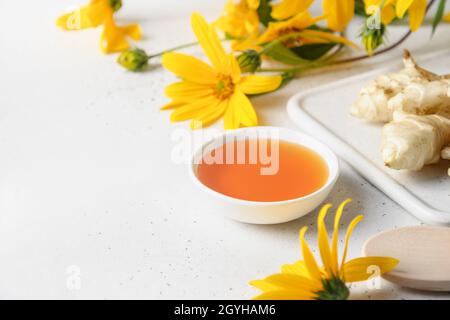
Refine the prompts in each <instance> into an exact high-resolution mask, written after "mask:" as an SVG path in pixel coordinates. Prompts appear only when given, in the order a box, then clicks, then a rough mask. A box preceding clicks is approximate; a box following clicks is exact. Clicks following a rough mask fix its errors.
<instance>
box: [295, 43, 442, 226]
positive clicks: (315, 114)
mask: <svg viewBox="0 0 450 320" xmlns="http://www.w3.org/2000/svg"><path fill="white" fill-rule="evenodd" d="M416 58H417V61H418V62H419V64H421V65H423V66H424V67H426V68H428V69H430V70H431V71H434V72H436V73H440V74H441V73H442V74H443V73H445V74H447V73H450V51H449V50H446V51H445V52H438V53H433V54H431V55H427V56H423V57H416ZM401 68H402V63H401V61H398V63H395V64H392V65H390V66H388V67H386V68H383V69H380V70H376V71H372V72H368V73H365V74H361V75H358V76H355V77H351V78H347V79H343V80H341V81H338V82H335V83H332V84H330V85H326V86H322V87H318V88H314V89H312V90H310V91H306V92H301V93H299V94H297V95H295V96H293V97H292V98H291V99H290V100H289V102H288V113H289V116H290V117H291V118H292V120H293V121H294V122H295V123H296V124H297V125H299V127H300V128H301V129H302V130H303V131H305V132H307V133H309V134H311V135H313V136H314V137H316V138H317V139H319V140H321V141H322V142H324V143H326V144H327V145H328V146H329V147H331V148H332V149H333V150H334V151H335V152H336V153H337V154H338V156H339V157H340V158H341V159H343V160H345V161H347V162H348V163H349V164H350V165H351V166H352V167H353V168H354V169H355V170H357V171H358V172H359V173H360V174H361V175H362V176H364V177H365V178H366V179H367V180H369V181H370V182H371V183H372V184H374V185H375V186H376V187H378V188H379V189H380V190H382V191H383V192H384V193H386V195H388V196H389V197H390V198H392V199H393V200H394V201H396V202H397V203H398V204H400V205H401V206H402V207H404V208H405V209H406V210H407V211H409V212H410V213H411V214H413V215H414V216H416V217H417V218H418V219H420V220H422V221H423V222H425V223H429V224H441V225H450V177H449V176H448V175H447V170H448V168H449V167H450V161H441V162H440V163H439V164H437V165H432V166H427V167H426V168H425V169H424V170H422V171H420V172H408V171H396V170H392V169H389V168H387V167H385V166H384V164H383V162H382V160H381V156H380V151H379V146H380V142H381V128H382V124H369V123H366V122H364V121H362V120H360V119H357V118H355V117H353V116H351V115H350V113H349V111H350V106H351V104H352V103H353V101H354V100H355V99H356V97H357V94H358V92H359V91H360V89H361V88H362V87H363V86H364V85H365V84H366V83H367V82H369V81H370V80H371V79H373V78H375V77H376V76H378V75H380V74H382V73H386V72H392V71H395V70H400V69H401Z"/></svg>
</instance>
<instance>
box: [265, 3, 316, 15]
mask: <svg viewBox="0 0 450 320" xmlns="http://www.w3.org/2000/svg"><path fill="white" fill-rule="evenodd" d="M313 2H314V0H282V1H281V2H280V3H277V4H273V5H272V13H271V15H272V17H273V18H275V19H277V20H284V19H287V18H290V17H292V16H295V15H296V14H297V13H299V12H303V11H306V10H308V8H309V7H310V6H311V4H312V3H313Z"/></svg>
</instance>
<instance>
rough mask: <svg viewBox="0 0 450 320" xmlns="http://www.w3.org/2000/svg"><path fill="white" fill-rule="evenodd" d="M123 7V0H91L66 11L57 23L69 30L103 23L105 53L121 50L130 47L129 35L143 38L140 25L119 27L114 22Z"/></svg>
mask: <svg viewBox="0 0 450 320" xmlns="http://www.w3.org/2000/svg"><path fill="white" fill-rule="evenodd" d="M121 7H122V1H121V0H91V1H90V2H89V4H87V5H85V6H83V7H81V8H80V9H78V10H74V11H72V12H69V13H66V14H64V15H62V16H61V17H59V18H58V19H57V20H56V25H57V26H59V27H61V28H63V29H65V30H69V31H73V30H81V29H86V28H95V27H98V26H100V25H103V32H102V36H101V41H100V48H101V49H102V51H103V52H104V53H111V52H120V51H123V50H125V49H128V48H129V46H130V45H129V43H128V41H127V37H131V38H132V39H134V40H139V39H140V38H141V30H140V27H139V25H137V24H131V25H127V26H123V27H119V26H117V25H116V24H115V22H114V12H116V11H117V10H119V9H120V8H121Z"/></svg>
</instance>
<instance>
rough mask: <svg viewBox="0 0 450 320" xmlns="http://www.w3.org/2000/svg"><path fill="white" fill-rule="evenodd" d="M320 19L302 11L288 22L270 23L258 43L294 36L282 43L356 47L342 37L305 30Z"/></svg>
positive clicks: (289, 44)
mask: <svg viewBox="0 0 450 320" xmlns="http://www.w3.org/2000/svg"><path fill="white" fill-rule="evenodd" d="M322 19H324V17H323V16H320V17H313V16H311V14H310V13H309V12H308V11H303V12H300V13H298V14H296V15H295V16H294V17H292V18H290V19H289V20H286V21H281V22H270V23H269V26H268V27H267V30H266V31H265V32H264V33H263V34H262V35H261V37H259V39H258V42H259V43H267V42H270V41H273V40H276V39H279V38H280V37H284V36H288V35H290V34H296V36H293V38H290V39H288V40H286V41H283V43H284V44H285V45H286V46H288V47H296V46H300V45H303V44H314V43H329V42H337V43H344V44H347V45H351V46H356V45H354V44H353V43H352V42H351V41H349V40H347V39H345V38H344V37H340V36H338V35H334V34H332V33H329V32H325V31H320V30H312V29H307V28H308V27H310V26H312V25H314V24H315V23H316V22H318V21H320V20H322Z"/></svg>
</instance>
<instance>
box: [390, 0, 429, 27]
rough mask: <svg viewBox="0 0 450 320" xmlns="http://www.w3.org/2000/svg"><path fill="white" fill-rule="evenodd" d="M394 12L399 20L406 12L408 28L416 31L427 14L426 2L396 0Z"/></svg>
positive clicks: (423, 0) (422, 0) (424, 0)
mask: <svg viewBox="0 0 450 320" xmlns="http://www.w3.org/2000/svg"><path fill="white" fill-rule="evenodd" d="M395 12H396V14H397V17H398V18H400V19H402V18H403V17H404V16H405V14H406V12H408V19H409V28H410V29H411V30H412V31H417V30H418V29H419V28H420V26H421V25H422V22H423V19H424V17H425V14H426V12H427V0H397V1H396V6H395Z"/></svg>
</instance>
